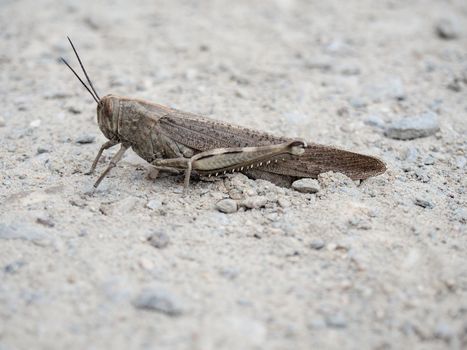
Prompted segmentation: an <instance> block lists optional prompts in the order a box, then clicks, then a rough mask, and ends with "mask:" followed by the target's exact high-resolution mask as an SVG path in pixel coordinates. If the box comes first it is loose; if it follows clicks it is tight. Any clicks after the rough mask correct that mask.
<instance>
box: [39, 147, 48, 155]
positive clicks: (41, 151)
mask: <svg viewBox="0 0 467 350" xmlns="http://www.w3.org/2000/svg"><path fill="white" fill-rule="evenodd" d="M49 152H50V147H49V146H38V147H37V154H42V153H49Z"/></svg>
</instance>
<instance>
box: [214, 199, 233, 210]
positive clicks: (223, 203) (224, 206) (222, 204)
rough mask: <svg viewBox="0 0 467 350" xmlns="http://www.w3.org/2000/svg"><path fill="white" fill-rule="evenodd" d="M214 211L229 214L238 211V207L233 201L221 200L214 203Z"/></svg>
mask: <svg viewBox="0 0 467 350" xmlns="http://www.w3.org/2000/svg"><path fill="white" fill-rule="evenodd" d="M216 209H217V210H218V211H220V212H221V213H226V214H231V213H235V212H236V211H237V210H238V206H237V202H236V201H234V200H233V199H221V200H220V201H219V202H217V203H216Z"/></svg>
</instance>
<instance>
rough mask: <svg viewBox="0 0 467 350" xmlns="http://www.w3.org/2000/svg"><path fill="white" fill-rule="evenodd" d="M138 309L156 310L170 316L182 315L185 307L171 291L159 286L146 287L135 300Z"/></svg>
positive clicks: (134, 304) (134, 303)
mask: <svg viewBox="0 0 467 350" xmlns="http://www.w3.org/2000/svg"><path fill="white" fill-rule="evenodd" d="M133 306H134V307H136V308H137V309H143V310H148V311H156V312H160V313H163V314H165V315H168V316H180V315H181V314H182V313H183V307H182V306H181V303H180V301H179V300H178V299H177V298H176V297H175V296H174V295H173V294H172V293H170V292H169V291H167V290H165V289H161V288H158V287H148V288H145V289H144V290H143V291H142V292H141V293H140V294H139V295H138V296H137V297H136V298H135V299H134V300H133Z"/></svg>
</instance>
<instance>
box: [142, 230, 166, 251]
mask: <svg viewBox="0 0 467 350" xmlns="http://www.w3.org/2000/svg"><path fill="white" fill-rule="evenodd" d="M147 241H148V242H149V244H151V245H152V246H153V247H155V248H158V249H163V248H165V247H167V246H168V245H169V243H170V238H169V236H168V235H167V234H166V233H165V232H162V231H155V232H152V233H151V234H150V235H149V236H148V238H147Z"/></svg>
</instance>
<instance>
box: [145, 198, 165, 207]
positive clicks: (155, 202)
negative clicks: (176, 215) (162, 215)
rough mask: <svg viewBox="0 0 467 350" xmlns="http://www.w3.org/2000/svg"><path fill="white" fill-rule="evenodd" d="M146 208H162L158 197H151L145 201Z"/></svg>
mask: <svg viewBox="0 0 467 350" xmlns="http://www.w3.org/2000/svg"><path fill="white" fill-rule="evenodd" d="M146 208H149V209H152V210H157V209H160V208H162V202H161V201H160V200H158V199H151V200H150V201H149V202H147V203H146Z"/></svg>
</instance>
